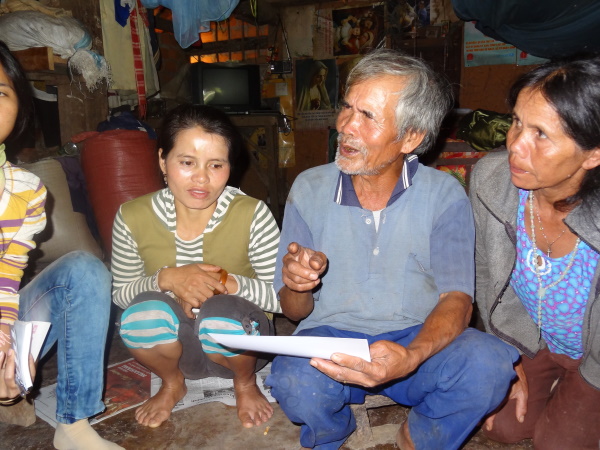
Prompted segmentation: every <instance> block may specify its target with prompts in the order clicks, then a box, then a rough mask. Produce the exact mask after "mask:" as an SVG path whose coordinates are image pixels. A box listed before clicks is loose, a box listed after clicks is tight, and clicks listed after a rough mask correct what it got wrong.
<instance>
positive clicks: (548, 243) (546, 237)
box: [535, 210, 567, 258]
mask: <svg viewBox="0 0 600 450" xmlns="http://www.w3.org/2000/svg"><path fill="white" fill-rule="evenodd" d="M535 214H536V215H537V220H538V223H539V224H540V231H541V232H542V237H543V238H544V240H545V241H546V245H547V246H548V251H547V252H546V254H547V255H548V258H550V254H551V253H552V246H553V245H554V244H555V243H556V241H558V240H559V239H560V238H561V237H563V235H564V234H565V232H566V231H567V227H564V228H563V230H562V231H561V232H560V234H559V235H558V237H557V238H556V239H554V240H553V241H552V242H550V241H549V240H548V236H546V233H544V225H543V224H542V218H541V217H540V212H539V210H538V211H536V212H535Z"/></svg>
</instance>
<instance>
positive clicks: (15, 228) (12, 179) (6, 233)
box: [0, 163, 47, 325]
mask: <svg viewBox="0 0 600 450" xmlns="http://www.w3.org/2000/svg"><path fill="white" fill-rule="evenodd" d="M7 164H8V163H7ZM5 169H6V170H5V172H8V173H7V174H6V175H7V177H6V178H7V180H6V188H5V190H4V192H2V195H3V196H6V195H8V196H10V197H9V198H8V201H6V203H4V204H5V205H6V208H5V209H4V211H3V212H2V216H1V217H0V227H1V230H2V231H1V233H0V252H1V255H2V256H1V259H0V323H3V324H9V325H12V324H13V323H14V321H15V320H17V318H18V314H19V294H18V292H19V286H20V284H21V278H22V277H23V271H24V270H25V268H26V267H27V262H28V260H29V255H28V253H29V251H30V250H32V249H34V248H35V247H36V244H35V241H34V240H33V236H34V235H35V234H37V233H39V232H40V231H42V230H43V229H44V228H45V226H46V213H45V211H44V206H45V203H46V196H47V191H46V188H45V187H44V185H43V184H42V182H41V181H40V179H39V178H38V177H36V176H35V175H33V174H31V173H30V172H27V171H25V170H23V169H19V168H16V167H13V166H10V167H7V168H5Z"/></svg>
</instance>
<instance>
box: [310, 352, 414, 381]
mask: <svg viewBox="0 0 600 450" xmlns="http://www.w3.org/2000/svg"><path fill="white" fill-rule="evenodd" d="M369 351H370V353H371V362H367V361H365V360H364V359H362V358H359V357H357V356H350V355H345V354H343V353H334V354H333V355H331V361H329V360H325V359H321V358H312V359H311V361H310V364H311V365H312V366H313V367H315V368H316V369H318V370H320V371H321V372H323V373H324V374H325V375H327V376H329V377H331V378H332V379H334V380H336V381H338V382H340V383H347V384H356V385H359V386H364V387H369V388H370V387H375V386H379V385H380V384H384V383H387V382H388V381H391V380H395V379H397V378H400V377H404V376H406V375H408V374H409V373H411V372H412V371H414V370H415V369H416V368H417V365H418V363H416V362H415V361H414V358H412V357H411V353H410V351H409V350H407V349H406V348H405V347H402V346H401V345H399V344H396V343H395V342H391V341H377V342H375V343H373V344H371V345H370V346H369Z"/></svg>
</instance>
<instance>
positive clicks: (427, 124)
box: [346, 48, 453, 155]
mask: <svg viewBox="0 0 600 450" xmlns="http://www.w3.org/2000/svg"><path fill="white" fill-rule="evenodd" d="M385 75H392V76H396V77H404V78H405V81H406V86H405V87H404V88H402V89H401V90H400V91H399V93H400V97H399V98H398V104H397V105H396V127H397V130H398V139H402V138H403V137H404V136H405V135H406V133H408V132H411V131H414V132H417V133H422V132H424V133H425V137H424V138H423V142H421V144H420V145H419V146H418V147H417V148H416V149H415V150H414V152H413V153H414V154H417V155H419V154H422V153H424V152H425V151H426V150H428V149H429V148H430V147H432V146H433V144H434V142H435V139H436V137H437V134H438V132H439V130H440V126H441V124H442V120H443V119H444V117H445V116H446V114H447V113H448V111H449V110H450V108H451V106H452V104H453V95H452V88H451V86H450V83H449V82H448V81H447V80H446V79H445V78H444V77H442V76H440V75H438V74H437V73H435V72H434V71H433V70H432V69H431V68H430V67H429V66H428V65H427V64H426V63H425V62H423V61H422V60H421V59H419V58H414V57H412V56H408V55H405V54H404V53H401V52H399V51H397V50H391V49H386V48H382V49H377V50H374V51H372V52H370V53H368V54H366V55H365V56H364V57H362V58H361V60H360V61H359V62H358V63H357V64H356V66H354V68H353V69H352V70H351V71H350V73H349V74H348V79H347V80H346V92H348V89H350V88H351V87H352V86H353V85H355V84H358V83H360V82H363V81H366V80H370V79H373V78H378V77H382V76H385Z"/></svg>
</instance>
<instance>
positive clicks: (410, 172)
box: [333, 155, 419, 208]
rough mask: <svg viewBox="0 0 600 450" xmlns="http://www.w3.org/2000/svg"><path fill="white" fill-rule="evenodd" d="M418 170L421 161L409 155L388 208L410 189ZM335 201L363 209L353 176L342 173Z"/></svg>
mask: <svg viewBox="0 0 600 450" xmlns="http://www.w3.org/2000/svg"><path fill="white" fill-rule="evenodd" d="M418 168H419V159H418V157H417V156H416V155H408V156H407V157H406V158H405V159H404V165H403V166H402V173H401V174H400V177H399V178H398V182H397V183H396V186H394V190H393V191H392V195H391V197H390V199H389V200H388V202H387V206H390V205H391V204H392V203H394V202H395V201H396V200H398V198H399V197H400V196H401V195H402V194H403V193H404V191H406V189H408V188H409V186H410V185H411V184H412V179H413V177H414V176H415V173H417V170H418ZM333 201H334V202H336V203H337V204H338V205H344V206H356V207H358V208H362V206H361V205H360V201H359V200H358V196H357V195H356V191H355V190H354V185H353V184H352V176H350V175H348V174H346V173H344V172H341V171H340V176H339V178H338V182H337V188H336V190H335V195H334V198H333Z"/></svg>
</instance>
